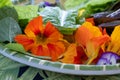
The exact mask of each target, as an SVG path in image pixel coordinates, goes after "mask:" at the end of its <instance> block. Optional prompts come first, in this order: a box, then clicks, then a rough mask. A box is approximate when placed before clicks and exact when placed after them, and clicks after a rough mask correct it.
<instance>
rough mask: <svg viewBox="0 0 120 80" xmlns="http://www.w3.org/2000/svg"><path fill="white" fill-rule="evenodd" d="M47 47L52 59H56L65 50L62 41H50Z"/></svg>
mask: <svg viewBox="0 0 120 80" xmlns="http://www.w3.org/2000/svg"><path fill="white" fill-rule="evenodd" d="M48 48H49V51H50V56H51V57H52V60H53V61H55V60H57V59H58V57H59V56H60V55H61V54H62V53H63V52H64V51H65V46H64V44H63V43H62V42H56V43H52V44H51V43H50V44H48Z"/></svg>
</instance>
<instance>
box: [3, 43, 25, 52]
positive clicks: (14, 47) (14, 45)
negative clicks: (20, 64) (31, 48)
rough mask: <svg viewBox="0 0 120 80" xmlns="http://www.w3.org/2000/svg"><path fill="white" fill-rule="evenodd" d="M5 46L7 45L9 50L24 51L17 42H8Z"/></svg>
mask: <svg viewBox="0 0 120 80" xmlns="http://www.w3.org/2000/svg"><path fill="white" fill-rule="evenodd" d="M5 47H7V48H9V49H11V50H15V51H18V52H21V53H26V51H25V49H24V47H23V46H22V45H21V44H18V43H9V44H6V45H5Z"/></svg>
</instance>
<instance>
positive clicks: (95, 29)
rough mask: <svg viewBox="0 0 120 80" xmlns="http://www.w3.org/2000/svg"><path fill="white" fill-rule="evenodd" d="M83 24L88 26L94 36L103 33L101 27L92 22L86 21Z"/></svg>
mask: <svg viewBox="0 0 120 80" xmlns="http://www.w3.org/2000/svg"><path fill="white" fill-rule="evenodd" d="M82 26H84V27H86V28H87V29H88V30H89V31H90V32H91V33H92V34H93V35H94V37H98V36H101V35H102V33H101V31H100V29H99V28H98V27H97V26H94V25H92V24H91V23H90V22H85V23H83V24H82Z"/></svg>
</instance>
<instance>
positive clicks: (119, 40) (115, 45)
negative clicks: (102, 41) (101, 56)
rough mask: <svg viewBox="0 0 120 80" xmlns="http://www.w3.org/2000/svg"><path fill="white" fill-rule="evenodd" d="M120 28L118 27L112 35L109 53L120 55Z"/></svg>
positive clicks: (108, 48)
mask: <svg viewBox="0 0 120 80" xmlns="http://www.w3.org/2000/svg"><path fill="white" fill-rule="evenodd" d="M119 34H120V26H116V27H115V29H114V30H113V32H112V34H111V42H110V44H109V45H108V47H107V51H111V52H114V53H116V54H118V55H120V45H119V44H120V37H119Z"/></svg>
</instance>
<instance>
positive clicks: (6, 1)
mask: <svg viewBox="0 0 120 80" xmlns="http://www.w3.org/2000/svg"><path fill="white" fill-rule="evenodd" d="M12 5H13V4H12V2H11V0H0V8H1V7H3V6H12Z"/></svg>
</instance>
